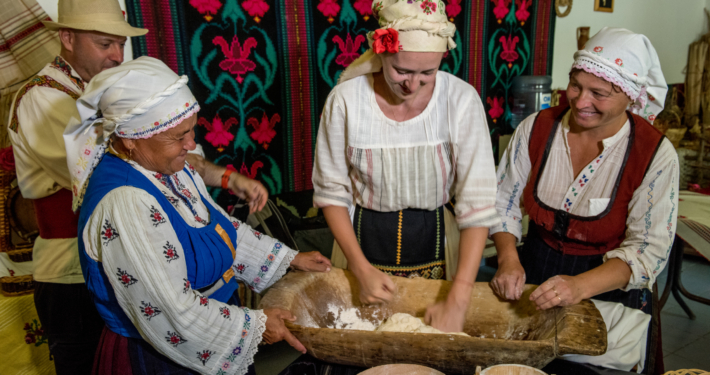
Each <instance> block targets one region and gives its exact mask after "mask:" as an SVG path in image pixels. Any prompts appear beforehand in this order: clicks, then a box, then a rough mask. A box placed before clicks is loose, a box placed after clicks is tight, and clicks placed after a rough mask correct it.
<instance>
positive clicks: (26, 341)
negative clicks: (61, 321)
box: [0, 294, 55, 375]
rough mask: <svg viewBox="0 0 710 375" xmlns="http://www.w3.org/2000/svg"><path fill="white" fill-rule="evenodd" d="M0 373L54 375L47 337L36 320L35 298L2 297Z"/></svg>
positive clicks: (0, 306)
mask: <svg viewBox="0 0 710 375" xmlns="http://www.w3.org/2000/svg"><path fill="white" fill-rule="evenodd" d="M0 322H2V325H0V337H2V340H0V372H1V373H3V374H27V375H34V374H38V375H39V374H46V375H49V374H55V370H54V362H52V361H50V360H49V346H48V345H47V336H46V334H45V332H44V330H43V329H42V325H41V324H40V322H39V318H38V317H37V311H36V309H35V304H34V295H32V294H29V295H24V296H19V297H6V296H3V295H0Z"/></svg>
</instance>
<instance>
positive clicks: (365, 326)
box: [328, 305, 375, 331]
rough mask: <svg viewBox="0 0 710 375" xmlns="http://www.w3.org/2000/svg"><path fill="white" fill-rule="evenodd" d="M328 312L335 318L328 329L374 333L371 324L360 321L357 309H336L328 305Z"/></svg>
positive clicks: (366, 321) (373, 327)
mask: <svg viewBox="0 0 710 375" xmlns="http://www.w3.org/2000/svg"><path fill="white" fill-rule="evenodd" d="M328 312H329V313H332V314H333V315H334V316H335V322H334V324H333V325H332V326H330V325H329V326H328V328H336V329H352V330H357V331H374V330H375V325H374V324H372V322H370V321H368V320H365V319H360V316H359V315H358V313H359V311H358V309H356V308H354V307H351V308H349V309H342V308H338V307H336V306H334V305H328Z"/></svg>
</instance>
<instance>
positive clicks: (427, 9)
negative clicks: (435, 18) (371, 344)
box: [421, 0, 436, 14]
mask: <svg viewBox="0 0 710 375" xmlns="http://www.w3.org/2000/svg"><path fill="white" fill-rule="evenodd" d="M421 8H422V9H423V10H424V13H426V14H432V13H434V12H436V3H435V2H433V1H427V0H424V1H422V5H421Z"/></svg>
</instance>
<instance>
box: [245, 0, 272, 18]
mask: <svg viewBox="0 0 710 375" xmlns="http://www.w3.org/2000/svg"><path fill="white" fill-rule="evenodd" d="M242 8H244V10H246V11H247V13H249V15H250V16H252V17H254V21H255V22H256V23H259V22H261V19H262V18H264V14H266V12H268V11H269V4H267V3H266V1H264V0H246V1H245V2H243V3H242Z"/></svg>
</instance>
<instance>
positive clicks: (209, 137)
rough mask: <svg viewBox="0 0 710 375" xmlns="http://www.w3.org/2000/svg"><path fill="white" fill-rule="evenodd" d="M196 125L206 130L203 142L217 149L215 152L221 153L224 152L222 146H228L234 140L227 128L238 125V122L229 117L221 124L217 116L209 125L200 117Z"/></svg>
mask: <svg viewBox="0 0 710 375" xmlns="http://www.w3.org/2000/svg"><path fill="white" fill-rule="evenodd" d="M197 123H198V124H199V125H201V126H204V127H205V129H207V134H206V135H205V140H206V141H207V142H209V143H210V144H211V145H212V146H214V147H217V151H219V152H222V151H224V146H227V145H229V142H231V141H232V140H233V139H234V134H232V133H230V132H229V128H231V127H232V125H236V124H238V123H239V121H238V120H237V119H236V118H234V117H230V118H229V119H228V120H227V121H225V122H222V119H221V118H220V117H219V115H218V114H217V115H215V116H214V118H213V119H212V123H211V124H210V122H209V121H207V119H205V118H204V117H200V118H199V119H198V120H197Z"/></svg>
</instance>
